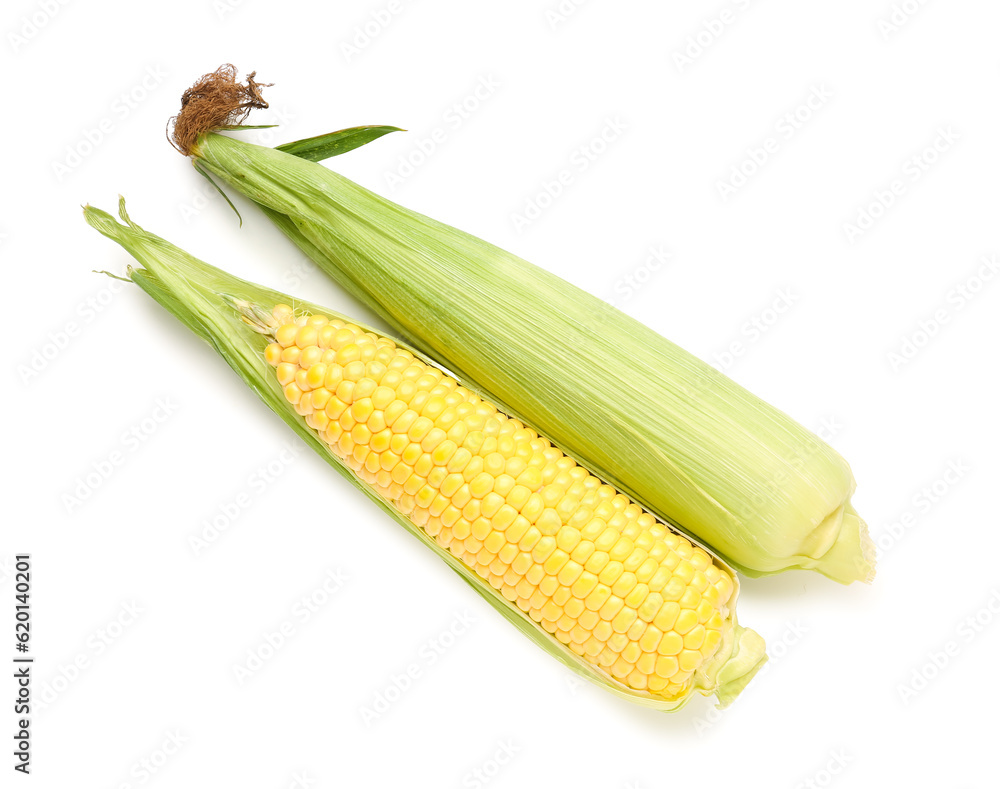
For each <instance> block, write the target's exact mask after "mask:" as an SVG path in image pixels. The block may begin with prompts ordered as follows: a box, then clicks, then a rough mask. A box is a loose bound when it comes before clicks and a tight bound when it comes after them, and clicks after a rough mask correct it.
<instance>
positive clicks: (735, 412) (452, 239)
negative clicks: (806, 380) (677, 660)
mask: <svg viewBox="0 0 1000 789" xmlns="http://www.w3.org/2000/svg"><path fill="white" fill-rule="evenodd" d="M182 115H183V113H182ZM187 131H188V136H189V140H190V142H189V144H187V145H186V146H183V147H182V150H183V151H184V152H185V153H187V154H189V155H190V156H191V157H192V158H193V159H194V162H195V164H196V166H197V167H198V168H199V169H200V170H201V171H202V172H203V173H204V172H207V173H211V174H212V175H214V176H217V177H218V178H219V179H221V180H222V181H223V182H225V184H227V185H229V186H231V187H233V188H235V189H236V190H237V191H239V192H240V193H242V194H243V195H245V196H246V197H248V198H250V199H251V200H252V201H254V202H255V203H257V204H258V205H259V206H260V207H261V208H262V209H263V210H264V212H265V213H266V215H267V216H268V217H269V218H270V219H272V220H273V221H274V223H275V224H276V225H277V226H278V227H279V228H280V229H281V230H282V231H283V232H284V233H286V234H287V235H288V236H289V238H291V240H292V241H294V242H295V243H296V244H297V245H298V246H299V247H300V248H301V249H302V250H303V251H304V252H305V253H306V254H307V255H308V256H309V257H310V258H312V260H313V261H314V262H315V263H316V264H317V265H318V266H319V267H320V268H321V269H322V270H323V271H325V272H326V273H327V274H329V275H330V276H331V277H333V278H334V279H335V280H336V281H337V282H338V283H339V284H340V285H341V286H343V287H344V288H345V289H346V290H347V291H349V292H350V293H351V294H353V295H354V296H355V297H356V298H358V299H359V300H360V301H361V302H363V303H364V304H365V305H367V306H368V307H370V308H371V309H373V310H374V311H375V312H376V313H377V314H378V315H380V316H381V317H382V318H384V319H385V320H386V321H387V323H388V324H389V325H391V326H392V328H393V330H394V331H396V332H397V333H398V334H399V335H400V336H402V337H404V338H405V339H406V340H407V341H408V342H410V343H411V344H412V345H413V346H414V347H415V348H417V349H419V350H420V351H422V352H423V353H426V354H427V355H429V356H431V357H433V358H434V359H437V360H438V361H440V362H441V363H442V364H444V365H446V366H447V367H448V368H449V369H451V370H453V371H455V373H456V374H457V375H459V376H460V377H461V378H462V379H463V380H466V381H468V382H471V383H473V384H474V385H475V386H476V387H478V388H480V389H482V390H483V391H484V392H487V393H488V394H489V395H490V396H491V397H492V398H493V399H494V400H495V401H496V402H498V403H499V404H500V405H501V406H502V407H503V408H504V410H505V411H507V412H508V413H509V414H511V415H513V416H515V417H517V418H518V419H520V420H522V421H524V422H525V423H527V424H530V425H531V426H532V427H534V428H536V429H537V430H539V431H540V432H541V433H544V434H546V435H548V436H551V437H552V438H553V440H555V441H557V442H558V443H559V444H560V445H561V446H562V447H563V448H564V449H565V451H566V452H567V453H568V454H570V455H572V456H573V457H575V458H577V459H578V460H580V461H581V462H583V463H585V464H586V465H588V466H590V467H591V468H593V469H594V470H595V472H596V473H598V474H599V475H600V476H602V477H603V478H605V479H607V480H608V481H609V482H610V483H612V484H614V485H615V486H616V487H617V488H619V489H620V490H622V491H623V492H626V493H628V494H629V495H630V496H632V497H633V498H634V499H635V500H636V501H637V502H639V503H641V504H642V505H643V506H645V507H647V508H648V509H650V510H651V511H652V512H653V513H655V514H656V515H658V516H659V517H661V518H663V519H664V520H667V521H669V522H670V523H672V524H675V525H676V526H678V527H679V528H681V529H682V530H683V531H685V532H686V533H688V534H689V535H692V536H694V537H696V538H698V539H700V540H701V541H703V542H705V543H706V544H708V545H710V546H711V547H712V548H713V549H714V550H715V551H716V552H717V553H718V554H719V555H721V556H722V557H724V558H725V559H726V560H727V561H728V562H729V563H731V564H733V565H734V566H736V567H737V568H739V569H740V570H742V571H743V572H745V573H746V574H748V575H751V576H759V575H767V574H771V573H777V572H781V571H783V570H788V569H796V568H801V569H811V570H816V571H819V572H821V573H823V574H824V575H827V576H828V577H830V578H833V579H834V580H836V581H839V582H841V583H850V582H852V581H856V580H862V581H870V580H871V579H872V577H873V575H874V548H873V546H872V543H871V540H870V538H869V537H868V533H867V527H866V526H865V523H864V521H863V520H862V519H861V518H860V517H859V516H858V514H857V512H856V511H855V510H854V508H853V506H852V505H851V495H852V494H853V492H854V487H855V483H854V478H853V475H852V473H851V470H850V467H849V466H848V464H847V463H846V461H845V460H844V459H843V458H842V457H841V456H840V455H839V454H837V452H836V451H834V450H833V449H832V448H831V447H830V446H829V445H827V444H826V443H824V442H823V441H822V440H821V439H819V438H818V437H817V436H816V435H814V434H813V433H811V432H810V431H808V430H806V429H805V428H804V427H802V426H801V425H800V424H798V423H797V422H796V421H795V420H793V419H791V418H790V417H788V416H787V415H785V414H784V413H782V412H781V411H779V410H778V409H776V408H774V407H772V406H770V405H768V404H767V403H765V402H763V401H762V400H760V399H759V398H757V397H755V396H754V395H753V394H751V393H750V392H748V391H747V390H745V389H744V388H742V387H741V386H739V385H738V384H736V383H735V382H734V381H732V380H731V379H729V378H728V377H726V376H725V375H723V374H722V373H720V372H718V371H717V370H715V369H714V368H712V367H711V366H709V365H708V364H706V363H704V362H702V361H701V360H699V359H697V358H695V357H694V356H693V355H691V354H689V353H687V352H686V351H684V350H683V349H681V348H679V347H678V346H676V345H675V344H673V343H671V342H670V341H669V340H666V339H664V338H663V337H661V336H660V335H658V334H656V333H655V332H654V331H652V330H651V329H649V328H648V327H646V326H644V325H642V324H641V323H639V322H638V321H636V320H634V319H632V318H630V317H629V316H627V315H625V314H624V313H622V312H620V311H618V310H616V309H614V308H613V307H611V306H609V305H608V304H606V303H605V302H603V301H601V300H600V299H598V298H596V297H594V296H592V295H590V294H589V293H586V292H584V291H582V290H580V289H579V288H576V287H574V286H572V285H571V284H569V283H567V282H565V281H564V280H562V279H560V278H559V277H556V276H555V275H553V274H550V273H549V272H546V271H544V270H543V269H540V268H538V267H537V266H534V265H532V264H530V263H528V262H527V261H524V260H522V259H520V258H518V257H517V256H515V255H512V254H510V253H508V252H505V251H504V250H502V249H499V248H497V247H495V246H493V245H492V244H489V243H487V242H485V241H483V240H481V239H478V238H475V237H474V236H471V235H469V234H467V233H464V232H462V231H460V230H457V229H455V228H453V227H450V226H448V225H445V224H442V223H440V222H437V221H435V220H433V219H430V218H428V217H426V216H422V215H420V214H418V213H416V212H413V211H410V210H408V209H406V208H403V207H402V206H399V205H397V204H395V203H393V202H391V201H389V200H386V199H385V198H382V197H380V196H378V195H376V194H374V193H372V192H370V191H369V190H367V189H364V188H363V187H361V186H359V185H357V184H355V183H353V182H352V181H350V180H348V179H346V178H343V177H342V176H340V175H338V174H336V173H335V172H332V171H331V170H329V169H328V168H326V167H325V166H323V165H320V164H317V163H315V162H316V160H318V159H321V158H324V157H325V156H326V155H330V154H328V153H327V152H326V151H327V149H329V148H330V147H331V146H334V144H335V141H336V139H337V138H338V134H343V133H335V134H333V135H328V136H326V137H318V138H312V139H311V140H303V141H299V142H298V143H293V144H289V145H287V146H281V148H284V149H286V150H280V149H279V150H276V149H270V148H266V147H261V146H256V145H251V144H248V143H246V142H242V141H240V140H238V139H235V138H232V137H229V136H223V135H221V134H218V133H214V132H212V131H211V130H209V129H204V130H202V131H201V132H199V133H197V134H194V133H193V132H192V130H190V129H188V130H187ZM337 152H339V151H337Z"/></svg>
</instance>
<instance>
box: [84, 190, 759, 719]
mask: <svg viewBox="0 0 1000 789" xmlns="http://www.w3.org/2000/svg"><path fill="white" fill-rule="evenodd" d="M84 215H85V218H86V220H87V222H88V223H90V224H91V225H92V226H93V227H94V228H96V229H97V230H99V231H100V232H101V233H102V234H104V235H105V236H107V237H108V238H111V239H112V240H114V241H116V242H117V243H119V244H120V245H121V246H122V247H124V248H125V249H126V250H127V251H128V252H129V253H130V254H131V255H132V256H133V257H134V258H135V259H136V260H137V261H138V262H139V264H140V266H141V267H138V268H130V269H129V278H130V279H131V280H132V281H133V282H135V283H136V284H138V285H139V286H140V287H141V288H142V289H143V290H145V291H146V292H147V293H148V294H149V295H150V296H152V297H153V298H154V299H155V300H156V301H158V302H159V303H160V304H161V305H162V306H164V307H165V308H166V309H167V310H168V311H169V312H171V313H172V314H173V315H174V316H175V317H177V318H178V319H179V320H180V321H181V322H182V323H184V324H185V325H186V326H187V327H188V328H190V329H191V330H192V331H194V332H195V333H196V334H197V335H199V336H200V337H202V338H203V339H205V340H206V341H208V342H209V343H211V345H212V346H213V347H214V348H215V349H216V350H217V351H218V352H219V353H220V355H222V357H223V358H224V359H225V360H226V361H227V362H228V363H229V365H230V366H231V367H232V368H233V369H234V370H235V371H236V372H237V373H238V374H239V375H240V376H241V377H242V378H243V380H244V381H245V382H246V383H247V384H248V385H249V386H250V387H251V388H252V389H253V390H254V391H255V392H256V393H257V394H258V396H260V398H261V399H262V400H263V401H264V402H265V403H266V404H267V405H268V406H269V407H270V408H271V409H272V410H274V411H275V412H276V413H277V414H278V415H279V416H280V417H281V418H282V419H284V421H285V422H286V423H287V424H288V425H289V426H290V427H292V429H293V430H295V432H296V433H297V434H298V435H299V436H300V437H301V438H303V439H304V440H305V441H306V443H308V444H309V445H310V446H311V447H312V448H313V449H314V450H315V451H316V452H318V453H319V454H320V455H321V456H322V457H323V458H324V459H325V460H326V461H327V462H328V463H329V464H330V465H332V466H333V467H334V468H335V469H336V470H337V471H339V472H340V473H341V474H342V475H344V476H345V477H347V479H348V480H350V481H351V482H352V483H353V484H354V485H355V486H356V487H357V488H358V489H360V490H361V491H363V492H364V493H365V494H366V495H367V496H368V497H369V498H371V499H372V500H373V501H375V503H376V504H377V505H378V506H379V507H381V508H382V509H383V510H384V511H385V512H387V513H389V514H390V515H391V516H392V517H393V518H394V519H395V520H396V521H397V522H398V523H400V524H401V525H402V526H404V527H405V528H406V529H407V530H408V531H409V532H410V533H411V534H413V535H415V536H416V537H418V538H419V539H420V540H421V541H423V542H424V543H425V544H426V545H428V546H429V547H430V548H431V549H432V550H434V551H435V553H437V554H438V556H440V557H441V558H442V559H444V561H445V562H446V563H447V564H448V565H449V566H450V567H451V568H452V569H453V570H455V572H457V573H458V574H459V575H460V576H461V577H462V578H463V579H464V580H465V581H467V582H468V583H469V584H470V585H471V586H472V587H473V588H474V589H475V590H476V591H477V592H478V593H479V594H480V595H482V596H483V597H484V598H485V599H486V600H487V601H489V602H490V603H491V604H492V605H493V606H494V607H495V608H496V609H497V610H499V611H500V612H501V613H502V614H503V615H504V616H505V617H506V618H507V619H508V620H509V621H510V622H512V623H513V624H514V625H515V626H516V627H517V628H518V629H520V630H521V631H522V632H524V633H525V634H527V635H528V636H529V637H531V638H532V639H533V640H534V641H535V642H536V643H538V644H539V645H540V646H541V647H542V648H543V649H545V650H546V651H547V652H548V653H549V654H551V655H552V656H554V657H556V658H557V659H558V660H560V661H562V662H563V663H564V664H565V665H567V666H569V667H570V668H571V669H573V670H574V671H576V672H578V673H579V674H581V675H582V676H584V677H586V678H587V679H589V680H591V681H592V682H594V683H596V684H597V685H599V686H601V687H603V688H605V689H607V690H609V691H611V692H613V693H615V694H616V695H618V696H620V697H622V698H625V699H627V700H629V701H632V702H636V703H639V704H642V705H645V706H649V707H653V708H655V709H660V710H664V711H670V710H674V709H677V708H679V707H680V706H682V705H683V704H684V703H685V702H686V701H688V700H689V699H690V698H691V696H692V695H693V694H694V693H701V694H703V695H712V694H715V695H716V696H717V697H718V699H719V703H720V705H722V706H724V705H726V704H728V703H729V702H731V701H732V700H733V698H735V696H736V695H737V694H738V693H739V692H740V691H741V690H742V688H743V687H744V686H745V685H746V683H747V682H748V681H749V680H750V678H751V677H752V676H753V675H754V674H755V673H756V672H757V671H758V670H759V668H760V667H761V665H763V663H764V661H765V660H766V657H765V655H764V645H763V641H762V640H761V638H760V637H759V636H758V635H757V634H756V633H754V632H753V631H752V630H748V629H745V628H743V627H741V626H739V625H738V624H737V622H736V613H735V605H736V598H737V594H738V591H739V584H738V581H737V578H736V576H735V574H734V573H733V571H732V570H731V569H730V568H729V567H727V566H726V565H725V563H723V562H722V561H720V560H719V559H717V558H715V557H713V556H711V555H710V554H709V553H708V552H707V551H706V550H704V549H703V548H702V547H701V546H699V545H697V544H694V543H692V542H691V541H689V540H688V539H687V538H686V537H684V536H683V535H681V534H679V533H677V532H675V531H673V530H672V529H670V528H669V527H668V526H666V525H664V524H663V523H660V522H657V521H656V519H655V518H653V517H652V516H651V515H650V514H649V513H648V512H645V511H643V510H642V509H641V508H640V507H639V506H637V505H636V504H634V503H633V502H631V501H630V500H629V499H628V497H626V496H625V495H623V494H621V493H619V492H618V491H616V490H615V489H614V488H613V487H611V486H610V485H607V484H606V483H604V482H603V481H602V480H600V479H598V478H597V477H596V476H594V475H593V474H591V473H590V472H589V471H588V470H586V469H585V468H583V467H581V466H579V465H578V464H577V463H576V462H575V461H573V460H572V459H571V458H569V457H567V456H565V455H564V454H563V453H562V452H561V451H560V450H559V449H558V448H557V447H556V446H554V445H552V444H551V443H550V442H549V441H548V440H546V439H545V438H543V437H541V436H539V435H538V434H537V433H535V432H534V431H533V430H531V429H529V428H527V427H525V426H524V425H523V424H522V423H521V422H519V421H518V420H516V419H512V418H510V417H509V416H508V415H506V414H504V413H503V412H502V411H500V410H498V409H497V408H496V406H494V405H493V404H492V403H491V402H489V400H488V399H484V398H483V397H481V396H480V394H479V393H478V392H476V391H474V390H473V389H470V388H468V387H466V386H463V385H462V384H461V383H460V382H459V381H458V380H456V379H455V378H454V377H453V376H452V375H450V374H449V373H447V372H446V371H444V370H442V369H441V368H439V367H438V366H437V365H435V364H434V363H433V362H432V361H431V360H430V359H428V358H427V357H425V356H423V355H422V354H421V353H420V352H419V351H417V350H415V349H413V348H410V347H407V345H406V344H404V343H402V342H398V341H395V340H393V339H391V338H389V337H386V336H384V335H382V334H380V333H378V332H376V331H374V330H372V329H370V328H368V327H365V326H362V325H359V324H357V323H355V322H353V321H351V320H350V319H348V318H346V317H344V316H342V315H338V314H336V313H334V312H332V311H331V310H327V309H324V308H322V307H317V306H315V305H312V304H308V303H306V302H302V301H299V300H293V299H292V298H291V297H290V296H287V295H285V294H282V293H278V292H276V291H272V290H269V289H267V288H262V287H260V286H257V285H253V284H251V283H249V282H245V281H243V280H239V279H237V278H235V277H233V276H230V275H228V274H226V273H225V272H223V271H220V270H219V269H216V268H213V267H211V266H209V265H207V264H205V263H202V262H201V261H199V260H197V259H195V258H193V257H192V256H190V255H188V254H187V253H185V252H184V251H183V250H180V249H178V248H177V247H175V246H173V245H172V244H169V243H168V242H166V241H164V240H163V239H161V238H159V237H157V236H155V235H153V234H152V233H148V232H146V231H144V230H143V229H142V228H140V227H139V226H137V225H136V224H135V223H134V222H132V221H131V220H130V219H129V217H128V215H127V214H126V213H125V207H124V203H122V204H121V206H120V216H121V219H122V220H123V222H124V224H121V223H119V222H117V221H115V219H114V218H113V217H111V216H110V215H109V214H107V213H105V212H103V211H100V210H98V209H95V208H91V207H89V206H88V207H87V208H85V210H84ZM290 304H294V305H295V307H294V309H293V308H292V307H290V306H288V305H290ZM299 498H301V497H299ZM373 569H374V568H373ZM359 637H362V638H363V634H359Z"/></svg>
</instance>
